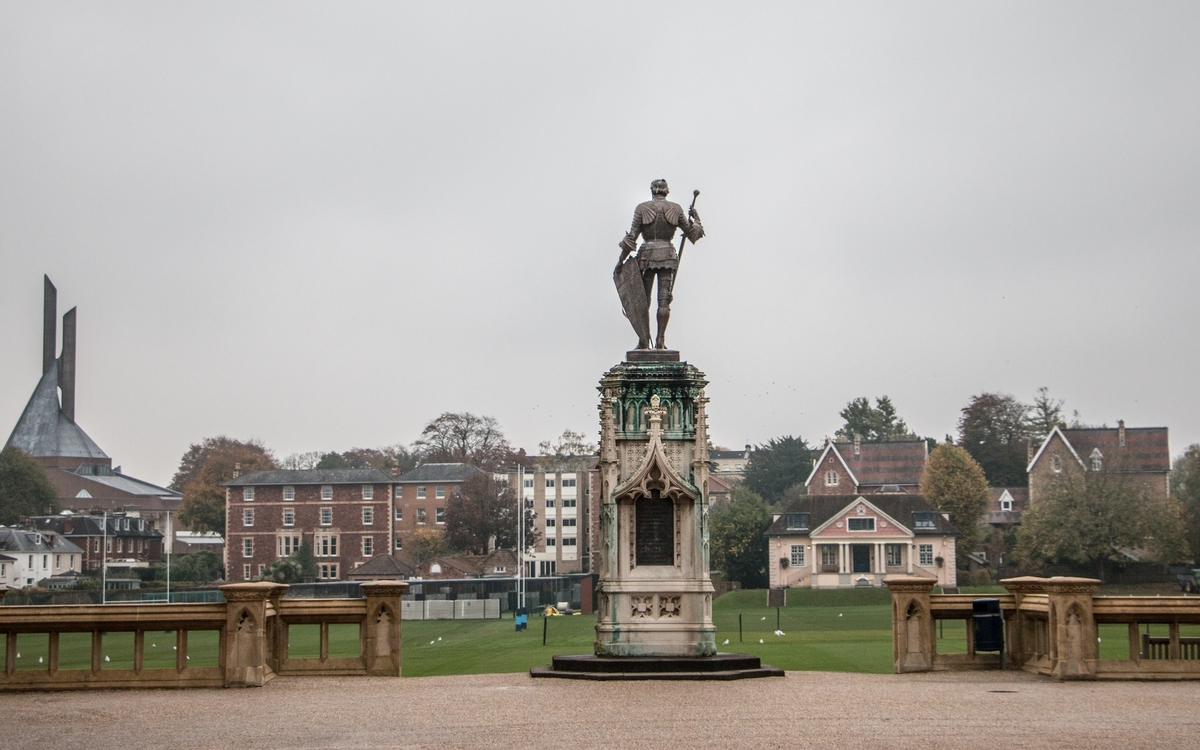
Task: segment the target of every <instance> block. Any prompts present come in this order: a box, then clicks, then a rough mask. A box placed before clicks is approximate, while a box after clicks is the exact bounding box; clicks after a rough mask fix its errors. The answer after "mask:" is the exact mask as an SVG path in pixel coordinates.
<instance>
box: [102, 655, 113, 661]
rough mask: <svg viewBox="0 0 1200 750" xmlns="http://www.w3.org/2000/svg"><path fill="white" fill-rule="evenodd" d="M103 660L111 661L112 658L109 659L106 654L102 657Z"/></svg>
mask: <svg viewBox="0 0 1200 750" xmlns="http://www.w3.org/2000/svg"><path fill="white" fill-rule="evenodd" d="M104 661H112V659H110V658H108V657H107V656H106V657H104Z"/></svg>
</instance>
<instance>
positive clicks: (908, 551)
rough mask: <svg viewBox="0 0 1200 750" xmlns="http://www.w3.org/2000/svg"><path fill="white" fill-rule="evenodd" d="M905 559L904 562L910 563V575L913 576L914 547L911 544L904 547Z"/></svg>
mask: <svg viewBox="0 0 1200 750" xmlns="http://www.w3.org/2000/svg"><path fill="white" fill-rule="evenodd" d="M904 558H905V559H904V561H905V562H906V563H908V574H909V575H912V568H913V565H912V560H913V546H912V543H911V542H909V543H908V544H905V545H904Z"/></svg>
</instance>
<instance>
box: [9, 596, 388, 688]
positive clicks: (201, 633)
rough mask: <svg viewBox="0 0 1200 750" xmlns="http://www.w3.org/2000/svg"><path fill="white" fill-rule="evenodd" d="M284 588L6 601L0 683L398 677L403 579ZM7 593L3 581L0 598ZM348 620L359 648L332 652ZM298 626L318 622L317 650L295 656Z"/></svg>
mask: <svg viewBox="0 0 1200 750" xmlns="http://www.w3.org/2000/svg"><path fill="white" fill-rule="evenodd" d="M287 588H288V587H287V586H286V585H283V584H277V583H265V582H260V583H235V584H230V585H227V586H222V587H221V592H222V594H223V595H224V597H225V602H224V603H221V604H139V603H129V604H104V605H49V606H7V607H0V636H2V640H3V642H4V644H5V652H4V662H3V664H4V669H3V672H0V691H2V690H73V689H86V688H132V687H156V688H162V687H219V686H225V687H232V686H246V687H252V686H261V685H263V684H265V683H266V682H267V681H268V680H270V679H271V678H273V677H274V676H275V675H379V676H393V677H398V676H399V675H400V662H401V660H400V622H401V619H400V599H401V596H402V595H403V594H404V591H405V589H407V588H408V584H407V583H404V582H399V581H373V582H365V583H363V584H362V591H363V595H364V598H362V599H322V600H311V599H284V598H283V595H284V593H285V592H286V591H287ZM5 593H6V592H5V590H4V589H3V588H0V599H2V598H3V596H4V594H5ZM342 624H347V625H357V626H358V641H359V642H358V654H357V656H353V657H350V656H344V655H343V656H334V657H331V656H330V646H329V644H330V636H329V632H330V631H329V628H330V626H331V625H342ZM292 626H316V627H317V628H319V634H320V636H319V644H320V648H319V651H318V655H316V656H311V657H308V656H306V657H303V658H293V657H292V656H291V655H290V650H289V635H290V632H291V630H290V629H291V627H292ZM130 637H132V640H130ZM148 639H149V645H147V643H148ZM158 641H162V644H161V647H160V644H159V643H158ZM22 643H25V644H28V645H27V646H25V651H26V653H25V654H22V653H21V651H22V646H21V644H22ZM43 644H44V648H43ZM198 644H204V647H203V648H201V647H200V646H199V645H198ZM189 645H191V646H192V648H189ZM30 646H32V647H33V648H32V649H31V648H30ZM160 648H161V650H159V649H160ZM168 648H169V649H170V650H171V653H170V654H167V653H166V652H167V649H168ZM64 651H69V652H71V653H70V654H68V655H64V653H63V652H64ZM114 651H116V652H124V653H128V652H129V651H132V658H131V659H129V658H124V659H122V658H121V657H120V656H119V658H118V660H117V663H113V662H112V661H111V660H110V653H109V652H114ZM201 651H203V652H204V655H206V656H207V659H201V658H199V657H201V655H202V654H201ZM34 652H36V655H35V653H34ZM193 656H197V657H198V658H197V659H195V660H193V659H192V657H193ZM205 662H206V663H205ZM110 667H113V668H110Z"/></svg>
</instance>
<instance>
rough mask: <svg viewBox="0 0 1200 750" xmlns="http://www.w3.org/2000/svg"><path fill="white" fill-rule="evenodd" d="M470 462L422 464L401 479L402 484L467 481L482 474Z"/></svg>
mask: <svg viewBox="0 0 1200 750" xmlns="http://www.w3.org/2000/svg"><path fill="white" fill-rule="evenodd" d="M482 473H483V472H482V471H481V470H480V469H476V468H475V467H474V466H472V465H470V464H462V463H459V464H421V465H420V466H418V467H417V468H415V469H413V470H412V471H410V472H408V473H407V474H405V475H404V476H402V477H400V478H399V479H396V480H393V481H395V482H399V483H401V484H408V483H410V482H465V481H467V480H468V479H470V478H471V477H473V476H475V475H476V474H482Z"/></svg>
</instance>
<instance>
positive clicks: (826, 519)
mask: <svg viewBox="0 0 1200 750" xmlns="http://www.w3.org/2000/svg"><path fill="white" fill-rule="evenodd" d="M957 533H958V532H957V531H956V530H955V529H954V527H953V526H951V525H950V520H949V518H948V516H947V515H945V514H943V513H939V512H938V511H937V510H936V509H935V508H933V507H932V506H930V505H929V503H928V502H926V500H925V498H924V497H922V496H920V495H909V494H903V493H896V494H872V495H808V496H805V497H802V498H800V499H798V500H796V501H795V502H793V503H792V504H791V505H790V506H789V507H788V508H787V510H786V511H785V512H783V513H780V514H778V515H776V516H775V520H774V522H773V523H772V524H771V527H770V528H769V529H768V530H767V533H766V536H767V552H768V559H767V569H768V572H769V576H770V585H771V588H797V587H802V588H853V587H856V586H882V585H883V579H884V577H885V576H888V575H898V574H902V575H909V576H917V577H921V578H932V579H935V580H936V581H937V582H938V584H939V585H941V586H957V585H958V578H957V574H956V570H955V568H956V559H955V557H956V552H955V544H954V543H955V537H956V536H957Z"/></svg>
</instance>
